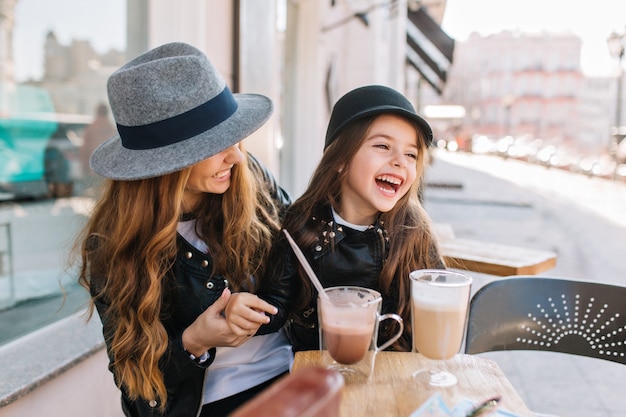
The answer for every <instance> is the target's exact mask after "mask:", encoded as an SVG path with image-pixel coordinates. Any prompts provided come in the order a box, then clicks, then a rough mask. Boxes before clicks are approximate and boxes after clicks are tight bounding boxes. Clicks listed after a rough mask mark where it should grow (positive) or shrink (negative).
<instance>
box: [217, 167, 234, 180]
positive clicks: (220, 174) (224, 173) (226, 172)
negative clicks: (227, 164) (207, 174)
mask: <svg viewBox="0 0 626 417" xmlns="http://www.w3.org/2000/svg"><path fill="white" fill-rule="evenodd" d="M229 175H230V168H229V169H225V170H223V171H220V172H218V173H217V174H215V175H213V177H214V178H217V179H222V178H225V177H227V176H229Z"/></svg>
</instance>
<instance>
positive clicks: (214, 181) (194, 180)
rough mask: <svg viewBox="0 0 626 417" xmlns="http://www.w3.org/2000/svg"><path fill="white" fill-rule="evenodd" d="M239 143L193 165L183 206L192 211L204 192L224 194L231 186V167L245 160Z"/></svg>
mask: <svg viewBox="0 0 626 417" xmlns="http://www.w3.org/2000/svg"><path fill="white" fill-rule="evenodd" d="M243 160H244V155H243V153H242V152H241V150H240V149H239V144H236V145H233V146H231V147H230V148H226V149H225V150H223V151H222V152H220V153H218V154H215V155H213V156H211V157H209V158H207V159H205V160H203V161H200V162H198V163H197V164H195V165H194V166H193V167H191V172H190V174H189V179H188V180H187V185H186V186H185V192H184V194H183V208H184V210H185V211H190V210H193V209H195V208H196V205H197V204H198V203H199V202H200V200H201V199H202V194H204V193H212V194H224V193H225V192H226V190H228V188H229V187H230V177H231V169H232V168H233V166H235V165H236V164H239V163H241V162H243Z"/></svg>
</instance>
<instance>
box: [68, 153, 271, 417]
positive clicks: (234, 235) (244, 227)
mask: <svg viewBox="0 0 626 417" xmlns="http://www.w3.org/2000/svg"><path fill="white" fill-rule="evenodd" d="M242 152H243V153H244V154H245V151H244V150H243V149H242ZM190 171H191V168H187V169H184V170H182V171H179V172H174V173H171V174H167V175H163V176H161V177H157V178H149V179H144V180H137V181H114V180H106V181H105V182H104V183H103V186H104V190H103V193H102V196H101V198H100V199H99V201H98V202H97V204H96V205H95V208H94V210H93V213H92V215H91V217H90V219H89V221H88V223H87V225H86V227H85V228H84V230H83V231H82V236H81V239H80V240H79V245H80V247H78V248H77V252H78V255H79V266H80V269H79V283H80V284H81V285H82V286H83V287H85V288H86V289H88V290H89V291H90V292H91V294H92V301H91V303H90V306H89V310H88V315H89V317H91V315H92V314H93V312H94V306H95V304H94V302H95V301H100V302H102V303H105V304H106V305H107V306H108V309H107V315H108V317H107V319H108V320H113V321H115V328H114V329H112V331H111V334H105V337H106V338H107V341H108V345H109V350H110V355H111V357H112V358H113V360H112V362H111V367H112V369H113V370H114V373H115V376H116V382H117V384H118V386H120V388H122V389H123V390H124V391H125V392H126V393H127V395H128V396H129V397H130V398H131V399H137V398H143V399H146V400H151V399H157V400H160V401H159V403H160V404H161V409H162V410H164V409H165V406H166V402H167V392H166V387H165V384H164V380H163V374H162V372H161V371H160V369H159V367H158V364H159V360H160V359H161V358H162V357H163V356H164V355H165V353H166V351H167V348H168V335H167V332H166V330H165V328H164V326H163V323H162V322H161V317H162V314H163V313H166V312H164V311H162V300H163V295H164V291H165V289H166V288H167V284H168V282H167V277H168V276H169V275H168V271H169V270H170V269H171V268H172V266H173V264H174V262H175V259H176V253H177V245H176V227H177V223H178V221H179V219H180V218H181V215H182V213H181V204H182V200H183V192H184V190H185V186H186V184H187V181H188V179H189V175H190ZM231 178H232V180H231V181H232V182H231V186H230V188H229V189H228V190H227V191H226V192H225V193H224V194H205V196H204V202H203V204H201V205H200V208H199V209H198V211H197V213H194V214H195V217H196V219H197V222H198V223H197V224H198V233H199V235H200V237H201V238H202V239H204V241H205V242H206V243H207V245H208V246H209V247H210V248H211V255H212V257H213V260H214V271H213V272H214V273H219V274H222V275H224V276H227V277H228V280H229V284H230V286H231V288H232V289H233V291H237V290H239V289H240V288H241V287H242V286H246V288H248V289H249V287H248V286H249V285H250V279H249V277H250V276H252V275H255V276H257V277H261V276H262V273H261V272H262V268H263V265H264V264H265V260H266V258H267V256H268V252H269V249H270V247H271V242H272V240H273V237H274V236H275V235H276V233H277V232H278V231H279V230H280V229H279V224H278V208H277V207H276V205H275V203H274V202H273V200H272V198H271V197H270V195H269V192H268V190H267V187H266V185H265V183H264V182H263V181H262V179H261V178H260V176H258V175H253V174H252V172H251V170H250V167H249V165H248V162H247V160H246V161H243V162H242V163H241V164H238V165H235V166H234V167H233V168H232V177H231ZM253 289H254V288H252V289H249V290H253Z"/></svg>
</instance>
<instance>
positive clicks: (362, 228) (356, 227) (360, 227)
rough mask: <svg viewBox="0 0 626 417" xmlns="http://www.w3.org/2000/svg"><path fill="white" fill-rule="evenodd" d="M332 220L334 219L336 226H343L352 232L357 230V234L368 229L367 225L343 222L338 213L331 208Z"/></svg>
mask: <svg viewBox="0 0 626 417" xmlns="http://www.w3.org/2000/svg"><path fill="white" fill-rule="evenodd" d="M332 210H333V218H334V219H335V223H337V224H343V225H344V226H348V227H349V228H351V229H354V230H358V231H359V232H364V231H366V230H367V229H369V227H370V226H369V225H362V224H354V223H350V222H349V221H347V220H345V219H344V218H342V217H341V216H340V215H339V213H337V212H336V211H335V209H334V208H333V209H332Z"/></svg>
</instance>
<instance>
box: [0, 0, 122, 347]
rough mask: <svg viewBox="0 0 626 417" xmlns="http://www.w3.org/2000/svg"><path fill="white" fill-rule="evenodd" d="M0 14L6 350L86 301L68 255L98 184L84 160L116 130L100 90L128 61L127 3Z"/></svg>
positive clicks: (1, 325) (59, 5)
mask: <svg viewBox="0 0 626 417" xmlns="http://www.w3.org/2000/svg"><path fill="white" fill-rule="evenodd" d="M0 13H2V14H3V16H1V20H0V22H1V23H0V31H2V38H3V39H7V40H9V41H8V42H5V43H0V57H1V58H2V59H1V60H0V75H1V76H0V80H1V81H0V344H3V343H6V342H8V341H10V340H12V339H15V338H17V337H19V336H22V335H24V334H26V333H29V332H31V331H33V330H34V329H36V328H37V327H40V326H42V325H45V324H48V323H50V322H52V321H56V320H58V319H60V318H62V317H64V316H66V315H69V314H72V313H74V312H76V311H78V310H80V309H81V308H82V307H84V306H85V305H86V301H87V293H86V291H85V290H84V289H82V288H80V287H78V285H77V283H76V276H75V274H74V273H72V271H71V270H68V269H67V268H66V267H67V255H68V254H69V251H70V249H71V247H72V245H73V243H74V239H75V235H76V233H77V232H78V230H79V229H80V227H81V226H82V224H83V223H84V221H85V219H86V216H87V215H88V212H89V208H90V207H89V204H90V200H89V199H88V198H85V197H86V196H89V195H92V194H93V192H94V187H96V186H97V184H98V180H97V178H96V176H95V175H93V174H92V173H90V171H89V168H88V163H87V159H88V155H89V154H90V153H91V150H92V149H93V148H94V147H95V146H97V144H99V143H100V142H101V141H103V140H105V139H107V138H108V137H110V136H112V135H113V134H114V133H113V132H114V127H113V126H114V125H113V121H112V118H111V116H110V114H109V112H108V107H107V104H106V103H107V98H106V88H105V85H106V80H107V78H108V76H109V75H110V73H111V72H112V71H113V70H115V69H116V68H117V67H119V66H120V65H121V64H123V63H124V62H125V60H126V58H125V56H124V50H125V48H126V1H125V0H110V1H106V2H105V1H98V2H93V1H92V2H85V1H82V0H62V1H61V0H60V1H54V2H51V1H49V0H19V1H17V2H6V4H5V5H4V6H3V8H2V10H1V11H0ZM92 124H99V125H100V124H101V125H102V126H100V129H99V132H101V133H100V134H95V135H94V134H92V132H91V130H92V129H91V128H89V129H88V128H87V127H88V126H90V125H92ZM63 292H65V294H66V297H64V296H63ZM63 301H65V302H64V303H63Z"/></svg>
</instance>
